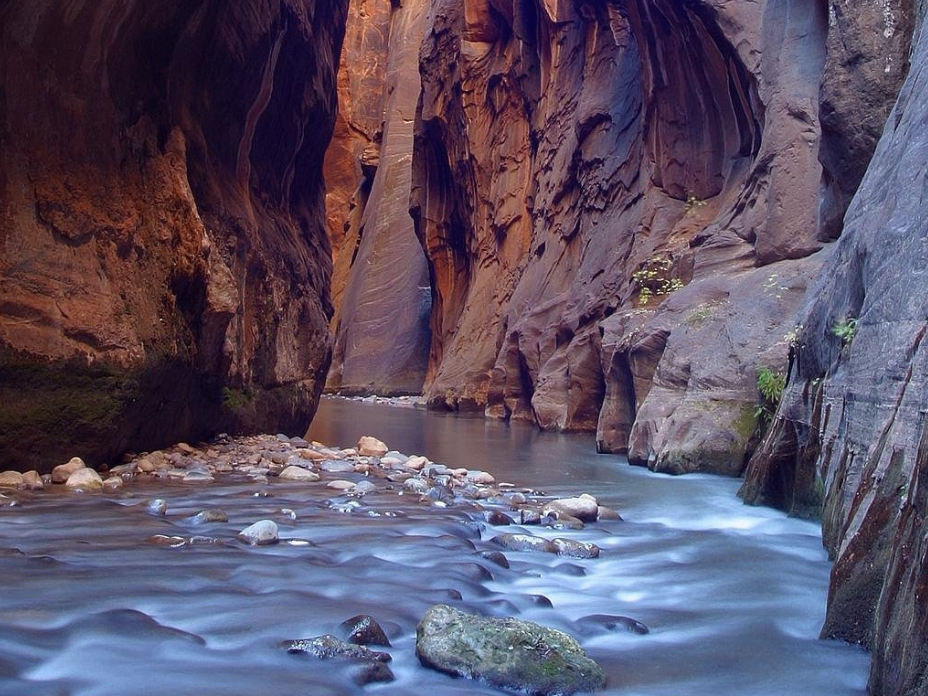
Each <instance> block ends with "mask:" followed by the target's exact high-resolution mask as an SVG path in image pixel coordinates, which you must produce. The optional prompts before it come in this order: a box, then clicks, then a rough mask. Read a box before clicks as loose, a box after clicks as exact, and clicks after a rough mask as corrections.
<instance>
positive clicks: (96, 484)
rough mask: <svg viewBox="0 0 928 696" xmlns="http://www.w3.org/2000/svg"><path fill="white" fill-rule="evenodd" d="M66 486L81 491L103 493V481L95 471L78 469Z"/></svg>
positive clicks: (66, 482)
mask: <svg viewBox="0 0 928 696" xmlns="http://www.w3.org/2000/svg"><path fill="white" fill-rule="evenodd" d="M65 486H67V487H68V488H71V489H74V490H79V491H102V490H103V479H102V478H100V474H98V473H97V472H96V471H95V470H93V469H88V468H86V467H85V468H83V469H77V470H76V471H75V472H74V473H73V474H71V475H70V476H68V480H67V481H65Z"/></svg>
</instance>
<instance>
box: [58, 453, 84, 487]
mask: <svg viewBox="0 0 928 696" xmlns="http://www.w3.org/2000/svg"><path fill="white" fill-rule="evenodd" d="M86 466H87V465H86V464H84V460H83V459H81V458H80V457H73V458H72V459H71V460H70V461H69V462H68V463H67V464H60V465H58V466H56V467H55V468H54V469H52V482H53V483H64V482H65V481H67V480H68V477H69V476H71V474H73V473H74V472H75V471H77V470H78V469H84V468H86Z"/></svg>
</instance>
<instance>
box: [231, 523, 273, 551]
mask: <svg viewBox="0 0 928 696" xmlns="http://www.w3.org/2000/svg"><path fill="white" fill-rule="evenodd" d="M238 538H239V541H243V542H245V543H246V544H249V545H251V546H268V545H270V544H276V543H277V542H278V541H280V538H279V536H278V532H277V523H276V522H273V521H272V520H259V521H258V522H255V523H254V524H253V525H251V526H249V527H246V528H245V529H243V530H242V531H241V532H239V534H238Z"/></svg>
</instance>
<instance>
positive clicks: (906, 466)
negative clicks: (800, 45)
mask: <svg viewBox="0 0 928 696" xmlns="http://www.w3.org/2000/svg"><path fill="white" fill-rule="evenodd" d="M842 21H848V15H847V14H845V15H843V18H842ZM926 38H928V37H926V34H925V32H924V31H921V33H920V38H919V41H918V45H917V46H916V47H915V51H914V54H913V57H912V69H911V71H910V73H909V77H908V80H907V81H906V84H905V87H904V88H903V89H902V93H901V94H900V97H899V100H898V102H897V103H896V106H895V108H894V109H893V112H892V114H891V115H890V117H889V123H888V125H887V127H886V130H885V131H884V133H883V136H882V139H881V140H880V143H879V146H878V147H877V150H876V154H875V155H874V158H873V161H872V163H871V165H870V168H869V170H868V172H867V174H866V176H865V177H864V179H863V183H862V184H861V187H860V190H859V192H858V193H857V196H856V197H855V198H854V201H853V202H852V203H851V206H850V208H849V210H848V213H847V217H846V218H845V223H844V225H845V232H844V234H843V236H842V238H841V239H840V240H839V241H838V243H837V245H836V248H835V252H834V254H833V255H832V256H831V258H830V259H829V260H828V262H827V264H826V265H825V267H824V269H823V273H822V275H821V277H820V279H819V281H818V282H817V283H816V285H815V287H814V288H813V290H812V292H811V293H810V301H809V306H808V307H807V309H806V312H805V314H804V315H803V316H802V317H801V323H802V327H801V330H800V331H799V332H798V335H797V339H796V355H795V360H794V362H793V364H792V365H791V366H790V367H791V371H790V381H789V384H788V386H787V389H786V391H785V393H784V396H783V399H782V402H781V404H780V407H779V409H778V410H777V414H776V418H775V420H774V422H773V424H772V426H771V430H770V432H769V433H768V436H767V438H766V439H765V440H764V442H763V443H762V445H761V447H760V449H759V450H758V452H757V453H756V454H755V455H754V457H753V458H752V460H751V463H750V466H749V467H748V471H747V474H746V480H745V483H744V486H743V488H742V490H741V494H742V495H743V496H744V498H745V500H747V501H748V502H751V503H755V504H767V505H776V506H779V507H782V508H783V509H786V510H789V511H791V512H792V513H794V514H798V515H810V516H817V515H821V517H822V524H823V531H824V539H825V543H826V545H827V547H828V550H829V552H830V554H831V555H832V557H833V558H834V559H835V568H834V571H833V573H832V576H831V588H830V595H829V606H828V615H827V618H826V621H825V626H824V628H823V635H825V636H830V637H838V638H842V639H845V640H849V641H854V642H859V643H862V644H864V645H867V646H869V647H870V648H871V649H872V651H873V665H872V670H871V674H870V689H871V692H872V693H875V694H893V695H896V694H917V693H920V692H922V691H924V688H925V684H926V680H928V668H926V664H925V661H924V655H925V650H926V647H928V642H926V641H928V632H926V630H925V628H926V625H928V623H926V621H928V613H926V611H925V605H924V602H923V601H922V599H921V598H922V595H923V591H924V586H925V582H926V580H928V576H926V573H925V564H924V558H925V554H926V552H928V546H926V537H925V526H924V525H925V515H924V511H925V495H926V482H925V481H926V471H928V459H926V450H925V442H926V432H928V431H926V428H925V417H924V415H925V399H926V394H928V362H926V359H928V352H926V349H925V342H924V340H923V339H924V336H925V332H926V327H928V323H926V316H925V311H924V307H925V303H926V292H925V285H924V283H922V282H921V279H922V278H923V275H924V269H925V268H926V264H928V246H926V241H925V237H924V230H925V227H926V224H928V223H926V211H925V206H924V202H923V201H924V197H925V194H926V187H925V183H924V182H925V172H926V167H925V153H926V152H928V139H926V136H925V133H926V114H928V78H926V75H928V73H926V71H928V42H926ZM845 96H846V97H847V98H850V97H849V95H845Z"/></svg>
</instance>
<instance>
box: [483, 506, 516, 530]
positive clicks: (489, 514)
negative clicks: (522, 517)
mask: <svg viewBox="0 0 928 696" xmlns="http://www.w3.org/2000/svg"><path fill="white" fill-rule="evenodd" d="M483 519H484V520H486V522H487V524H491V525H493V526H494V527H504V526H507V525H510V524H512V518H511V517H509V515H507V514H506V513H504V512H500V511H499V510H484V511H483Z"/></svg>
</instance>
